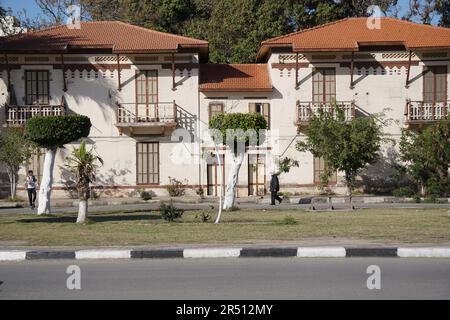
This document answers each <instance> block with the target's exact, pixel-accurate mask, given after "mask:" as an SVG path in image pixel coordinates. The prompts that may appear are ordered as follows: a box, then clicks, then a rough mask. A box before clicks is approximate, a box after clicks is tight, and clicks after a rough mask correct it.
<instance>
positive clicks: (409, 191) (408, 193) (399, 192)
mask: <svg viewBox="0 0 450 320" xmlns="http://www.w3.org/2000/svg"><path fill="white" fill-rule="evenodd" d="M415 194H416V191H415V190H413V188H411V187H409V186H405V187H400V188H397V189H395V190H394V191H392V195H393V196H394V197H412V196H413V195H415Z"/></svg>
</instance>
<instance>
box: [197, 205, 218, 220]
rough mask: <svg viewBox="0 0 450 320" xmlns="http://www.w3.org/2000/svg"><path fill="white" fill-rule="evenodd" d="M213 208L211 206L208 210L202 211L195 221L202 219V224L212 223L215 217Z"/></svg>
mask: <svg viewBox="0 0 450 320" xmlns="http://www.w3.org/2000/svg"><path fill="white" fill-rule="evenodd" d="M213 210H214V207H213V206H209V209H208V210H202V211H200V212H199V213H197V214H196V215H195V219H200V221H201V222H204V223H207V222H209V221H211V219H212V216H213Z"/></svg>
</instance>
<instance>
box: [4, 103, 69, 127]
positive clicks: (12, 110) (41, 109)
mask: <svg viewBox="0 0 450 320" xmlns="http://www.w3.org/2000/svg"><path fill="white" fill-rule="evenodd" d="M5 111H6V126H7V127H24V126H25V124H26V122H27V120H28V119H31V118H33V117H37V116H44V117H46V116H61V115H65V114H66V108H65V105H64V103H62V104H61V105H22V106H17V105H6V106H5Z"/></svg>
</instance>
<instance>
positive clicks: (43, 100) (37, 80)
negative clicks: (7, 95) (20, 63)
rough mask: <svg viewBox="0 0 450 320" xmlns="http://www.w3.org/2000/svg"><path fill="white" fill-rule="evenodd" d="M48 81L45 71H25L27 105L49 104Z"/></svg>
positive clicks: (47, 74) (47, 73)
mask: <svg viewBox="0 0 450 320" xmlns="http://www.w3.org/2000/svg"><path fill="white" fill-rule="evenodd" d="M49 87H50V79H49V72H48V71H47V70H33V71H30V70H27V71H25V100H26V104H27V105H47V104H49V100H50V99H49Z"/></svg>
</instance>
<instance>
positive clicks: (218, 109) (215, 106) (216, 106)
mask: <svg viewBox="0 0 450 320" xmlns="http://www.w3.org/2000/svg"><path fill="white" fill-rule="evenodd" d="M223 110H224V107H223V103H216V102H213V103H210V104H209V120H211V119H212V117H214V116H215V115H216V114H219V113H223Z"/></svg>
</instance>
